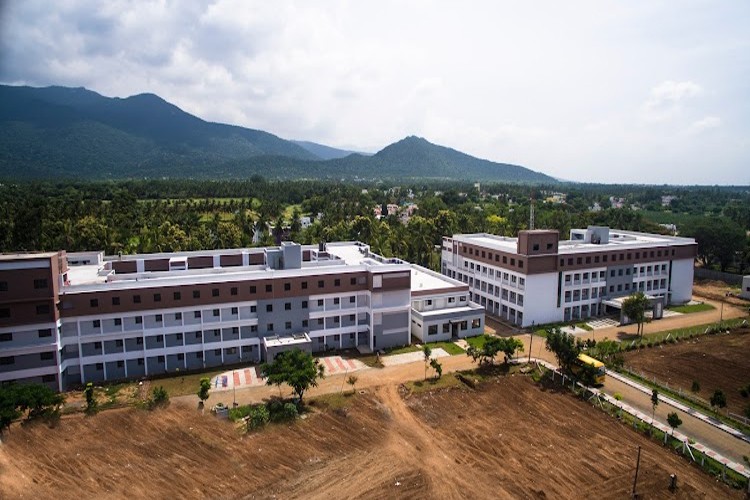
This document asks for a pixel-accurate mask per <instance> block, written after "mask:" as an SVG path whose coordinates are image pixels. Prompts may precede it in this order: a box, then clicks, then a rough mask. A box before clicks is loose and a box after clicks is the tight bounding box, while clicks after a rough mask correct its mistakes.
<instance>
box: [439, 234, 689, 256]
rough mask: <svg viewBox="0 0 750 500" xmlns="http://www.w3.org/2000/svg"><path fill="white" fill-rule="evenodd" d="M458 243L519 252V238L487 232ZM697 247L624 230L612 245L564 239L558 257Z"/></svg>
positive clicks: (612, 239)
mask: <svg viewBox="0 0 750 500" xmlns="http://www.w3.org/2000/svg"><path fill="white" fill-rule="evenodd" d="M453 239H454V240H455V241H458V242H461V243H468V244H472V245H478V246H481V247H485V248H489V249H492V250H498V251H501V252H506V253H514V254H515V253H517V249H518V238H510V237H506V236H496V235H493V234H487V233H475V234H457V235H454V236H453ZM690 244H695V240H694V239H692V238H682V237H679V236H667V235H661V234H649V233H638V232H635V231H621V230H615V229H610V231H609V243H602V244H594V243H584V242H583V241H579V240H560V241H559V242H558V254H562V255H564V254H575V253H587V252H603V251H607V250H625V249H628V248H633V249H635V248H650V247H657V246H663V245H690Z"/></svg>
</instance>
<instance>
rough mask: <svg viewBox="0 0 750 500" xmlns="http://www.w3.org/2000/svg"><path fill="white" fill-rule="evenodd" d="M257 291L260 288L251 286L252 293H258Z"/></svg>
mask: <svg viewBox="0 0 750 500" xmlns="http://www.w3.org/2000/svg"><path fill="white" fill-rule="evenodd" d="M257 292H258V288H257V287H256V286H255V285H253V286H251V287H250V293H257Z"/></svg>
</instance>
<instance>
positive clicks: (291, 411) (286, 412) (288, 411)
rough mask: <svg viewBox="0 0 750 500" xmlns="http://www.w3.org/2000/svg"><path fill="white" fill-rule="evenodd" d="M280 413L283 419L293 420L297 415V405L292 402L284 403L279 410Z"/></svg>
mask: <svg viewBox="0 0 750 500" xmlns="http://www.w3.org/2000/svg"><path fill="white" fill-rule="evenodd" d="M281 414H282V415H283V417H284V420H295V419H296V418H297V416H298V415H299V412H298V411H297V405H295V404H294V403H285V404H284V407H283V408H282V410H281Z"/></svg>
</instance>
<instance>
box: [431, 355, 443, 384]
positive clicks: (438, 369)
mask: <svg viewBox="0 0 750 500" xmlns="http://www.w3.org/2000/svg"><path fill="white" fill-rule="evenodd" d="M430 366H431V367H432V369H433V370H435V378H436V379H438V380H439V379H440V377H442V376H443V365H441V364H440V361H438V360H437V358H434V359H432V360H431V361H430Z"/></svg>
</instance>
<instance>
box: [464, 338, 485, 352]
mask: <svg viewBox="0 0 750 500" xmlns="http://www.w3.org/2000/svg"><path fill="white" fill-rule="evenodd" d="M488 338H489V335H478V336H476V337H468V338H466V339H464V340H466V342H467V343H468V344H469V345H470V346H472V347H475V348H477V349H481V348H482V347H484V343H485V342H486V341H487V339H488Z"/></svg>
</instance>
